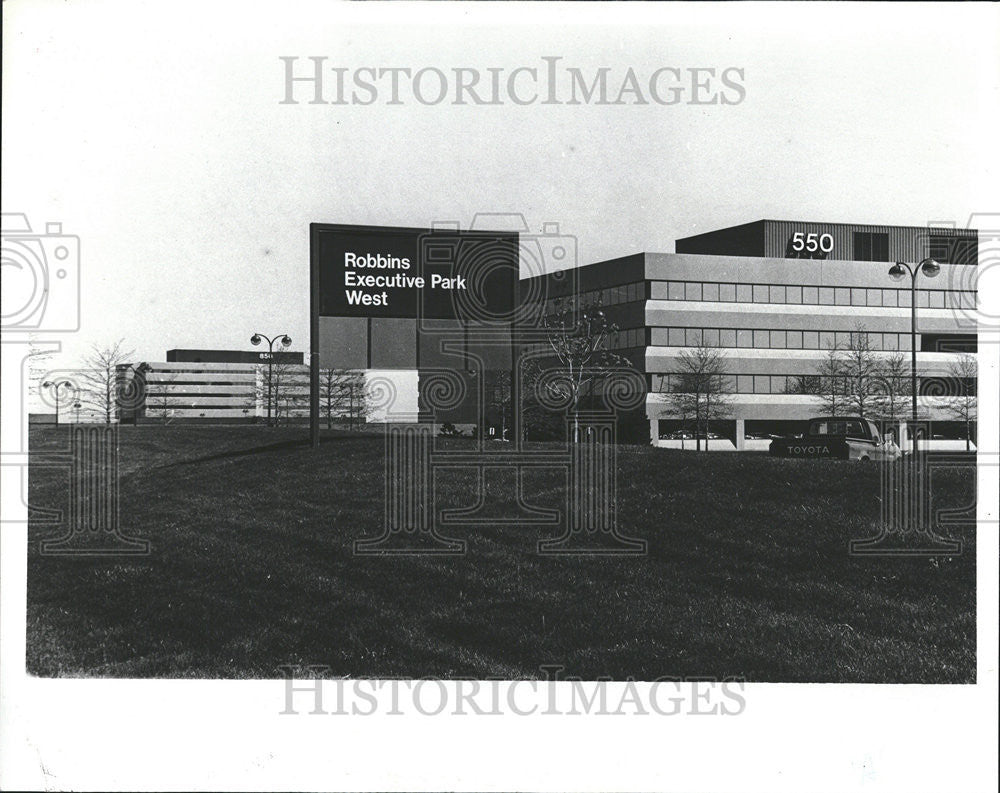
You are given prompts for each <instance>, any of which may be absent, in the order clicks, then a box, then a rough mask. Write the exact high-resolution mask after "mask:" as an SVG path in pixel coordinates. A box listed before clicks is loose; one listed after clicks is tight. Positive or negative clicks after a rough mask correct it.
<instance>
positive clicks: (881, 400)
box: [874, 352, 910, 425]
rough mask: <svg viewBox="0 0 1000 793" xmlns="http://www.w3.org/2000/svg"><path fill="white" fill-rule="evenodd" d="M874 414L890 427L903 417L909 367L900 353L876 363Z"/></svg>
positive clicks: (908, 385) (907, 396) (906, 400)
mask: <svg viewBox="0 0 1000 793" xmlns="http://www.w3.org/2000/svg"><path fill="white" fill-rule="evenodd" d="M875 379H876V393H875V400H874V402H875V406H874V407H875V413H876V414H877V415H878V417H879V418H880V419H881V420H882V421H884V422H886V423H887V424H890V425H895V424H897V423H898V422H900V421H901V420H902V419H903V418H905V416H906V415H907V413H906V406H907V402H908V401H909V397H910V366H909V363H907V361H906V357H905V356H904V355H903V354H902V353H901V352H896V353H892V354H891V355H887V356H885V357H883V358H882V359H881V360H879V362H878V366H877V369H876V374H875Z"/></svg>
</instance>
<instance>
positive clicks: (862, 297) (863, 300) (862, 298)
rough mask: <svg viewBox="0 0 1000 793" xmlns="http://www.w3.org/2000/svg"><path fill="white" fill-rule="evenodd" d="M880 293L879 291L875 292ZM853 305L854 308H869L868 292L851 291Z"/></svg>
mask: <svg viewBox="0 0 1000 793" xmlns="http://www.w3.org/2000/svg"><path fill="white" fill-rule="evenodd" d="M875 291H876V292H877V291H878V290H877V289H876V290H875ZM851 305H852V306H867V305H868V296H867V294H866V290H864V289H852V290H851Z"/></svg>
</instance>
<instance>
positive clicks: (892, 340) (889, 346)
mask: <svg viewBox="0 0 1000 793" xmlns="http://www.w3.org/2000/svg"><path fill="white" fill-rule="evenodd" d="M882 349H883V350H893V351H895V350H898V349H899V334H896V333H883V334H882Z"/></svg>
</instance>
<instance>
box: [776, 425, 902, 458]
mask: <svg viewBox="0 0 1000 793" xmlns="http://www.w3.org/2000/svg"><path fill="white" fill-rule="evenodd" d="M768 451H769V452H770V454H771V456H772V457H827V458H833V459H840V460H876V461H878V460H896V459H898V458H899V457H900V456H901V454H902V452H900V450H899V446H897V445H896V443H895V441H893V440H891V439H886V438H883V437H882V436H881V434H880V433H879V431H878V427H876V426H875V424H874V423H873V422H871V421H869V420H868V419H866V418H862V417H860V416H844V417H838V416H830V417H821V418H815V419H810V420H809V430H808V432H806V434H805V436H804V437H791V436H788V437H784V438H775V439H774V440H772V441H771V446H770V448H769V450H768Z"/></svg>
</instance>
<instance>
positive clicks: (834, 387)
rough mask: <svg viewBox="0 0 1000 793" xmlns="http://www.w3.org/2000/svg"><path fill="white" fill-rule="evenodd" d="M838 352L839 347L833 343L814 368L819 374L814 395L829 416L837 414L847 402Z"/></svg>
mask: <svg viewBox="0 0 1000 793" xmlns="http://www.w3.org/2000/svg"><path fill="white" fill-rule="evenodd" d="M840 353H841V350H840V348H839V347H837V346H836V345H834V346H833V347H831V348H830V349H829V350H827V353H826V357H824V358H823V361H822V362H821V363H820V365H819V366H818V367H817V369H816V374H817V375H818V376H819V388H818V390H817V391H816V397H817V398H818V399H819V401H820V404H822V405H823V411H824V412H825V413H826V414H827V415H830V416H836V415H838V414H839V412H840V411H841V410H843V408H844V406H845V405H846V403H847V398H846V394H845V388H844V373H843V364H842V362H841V359H840Z"/></svg>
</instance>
